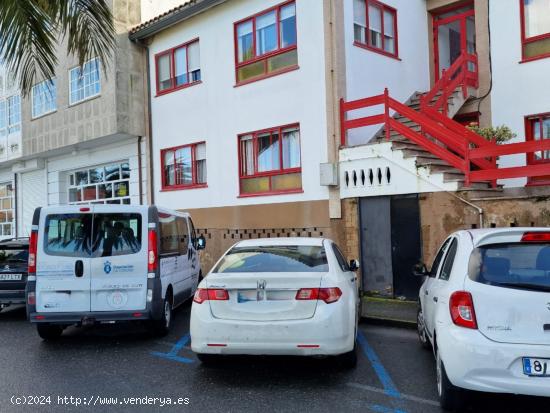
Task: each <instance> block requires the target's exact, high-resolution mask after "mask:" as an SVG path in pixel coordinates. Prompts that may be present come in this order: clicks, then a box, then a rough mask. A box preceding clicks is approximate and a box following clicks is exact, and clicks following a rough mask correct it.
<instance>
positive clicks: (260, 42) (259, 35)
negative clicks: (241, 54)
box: [256, 10, 277, 56]
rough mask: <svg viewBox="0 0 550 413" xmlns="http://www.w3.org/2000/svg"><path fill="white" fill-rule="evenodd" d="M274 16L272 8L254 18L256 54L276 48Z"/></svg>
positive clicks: (275, 15) (259, 54)
mask: <svg viewBox="0 0 550 413" xmlns="http://www.w3.org/2000/svg"><path fill="white" fill-rule="evenodd" d="M276 17H277V14H276V13H275V10H274V11H271V12H269V13H266V14H264V15H262V16H259V17H257V18H256V56H261V55H263V54H266V53H269V52H272V51H273V50H276V49H277V24H276Z"/></svg>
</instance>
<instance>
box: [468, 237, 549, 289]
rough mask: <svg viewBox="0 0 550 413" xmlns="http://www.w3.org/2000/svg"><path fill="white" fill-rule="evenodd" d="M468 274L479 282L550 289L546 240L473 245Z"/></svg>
mask: <svg viewBox="0 0 550 413" xmlns="http://www.w3.org/2000/svg"><path fill="white" fill-rule="evenodd" d="M468 275H469V277H470V279H471V280H473V281H477V282H480V283H483V284H488V285H494V286H500V287H507V288H517V289H525V290H532V291H550V243H540V244H539V243H536V244H534V243H521V244H520V243H512V244H493V245H486V246H482V247H479V248H476V249H474V251H473V252H472V254H471V256H470V262H469V265H468Z"/></svg>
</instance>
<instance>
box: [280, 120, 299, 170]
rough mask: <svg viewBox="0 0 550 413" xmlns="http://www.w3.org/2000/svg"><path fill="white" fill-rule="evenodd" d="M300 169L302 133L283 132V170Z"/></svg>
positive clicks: (296, 131)
mask: <svg viewBox="0 0 550 413" xmlns="http://www.w3.org/2000/svg"><path fill="white" fill-rule="evenodd" d="M299 167H300V131H299V130H298V129H286V130H284V131H283V169H289V168H299Z"/></svg>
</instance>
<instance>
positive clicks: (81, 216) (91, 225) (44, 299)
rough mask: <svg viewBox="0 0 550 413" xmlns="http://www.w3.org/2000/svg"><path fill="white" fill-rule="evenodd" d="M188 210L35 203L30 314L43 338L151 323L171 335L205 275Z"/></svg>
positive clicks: (199, 242) (201, 243)
mask: <svg viewBox="0 0 550 413" xmlns="http://www.w3.org/2000/svg"><path fill="white" fill-rule="evenodd" d="M204 246H205V240H204V237H200V238H197V236H196V232H195V229H194V226H193V221H192V220H191V217H190V216H189V214H187V213H182V212H176V211H170V210H166V209H161V208H157V207H155V206H141V205H136V206H134V205H90V206H82V205H80V206H67V205H65V206H55V207H44V208H37V209H36V210H35V212H34V216H33V223H32V233H31V237H30V243H29V277H28V283H27V291H26V293H27V294H26V295H27V314H28V317H29V320H30V321H31V322H32V323H36V324H37V329H38V334H39V335H40V337H42V338H43V339H45V340H47V339H55V338H57V337H59V336H60V335H61V333H62V332H63V329H64V328H65V327H67V326H69V325H73V324H77V325H92V324H95V323H112V322H117V321H134V320H141V321H144V320H145V321H147V323H148V325H149V327H150V329H151V330H152V332H154V333H155V334H159V335H162V334H166V333H167V332H168V331H169V329H170V327H171V322H172V310H173V309H174V308H176V307H177V306H178V305H180V304H182V303H183V302H184V301H186V300H187V299H189V298H190V297H192V296H193V294H194V293H195V290H196V288H197V284H198V283H199V281H200V279H201V278H202V273H201V267H200V260H199V256H198V250H200V249H203V248H204Z"/></svg>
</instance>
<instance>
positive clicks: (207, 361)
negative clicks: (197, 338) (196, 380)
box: [197, 353, 220, 366]
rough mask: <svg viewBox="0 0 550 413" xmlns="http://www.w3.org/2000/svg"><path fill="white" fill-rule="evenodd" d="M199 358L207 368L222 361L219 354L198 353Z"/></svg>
mask: <svg viewBox="0 0 550 413" xmlns="http://www.w3.org/2000/svg"><path fill="white" fill-rule="evenodd" d="M197 358H198V359H199V361H200V362H201V363H202V364H203V365H205V366H212V365H214V364H215V363H216V362H217V361H219V360H220V356H219V355H217V354H205V353H197Z"/></svg>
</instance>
